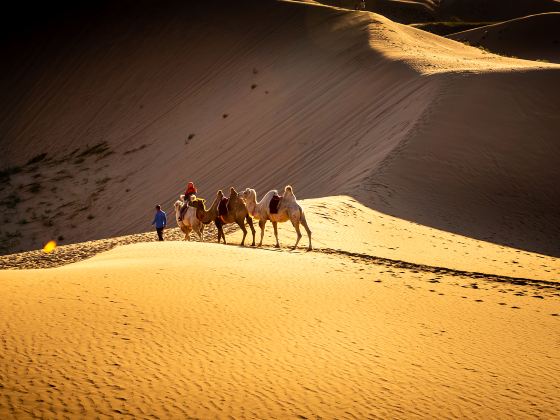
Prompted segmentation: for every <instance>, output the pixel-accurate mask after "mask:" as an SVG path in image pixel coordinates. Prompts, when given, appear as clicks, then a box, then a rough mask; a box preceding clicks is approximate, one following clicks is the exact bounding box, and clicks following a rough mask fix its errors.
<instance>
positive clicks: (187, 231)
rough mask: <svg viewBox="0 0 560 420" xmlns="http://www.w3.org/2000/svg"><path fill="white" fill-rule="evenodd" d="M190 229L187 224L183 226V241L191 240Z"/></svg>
mask: <svg viewBox="0 0 560 420" xmlns="http://www.w3.org/2000/svg"><path fill="white" fill-rule="evenodd" d="M183 226H184V225H183ZM191 230H192V229H189V228H188V227H187V226H185V230H183V232H184V233H185V241H190V240H191V238H190V236H189V235H190V234H191Z"/></svg>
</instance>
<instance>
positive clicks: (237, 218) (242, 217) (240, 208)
mask: <svg viewBox="0 0 560 420" xmlns="http://www.w3.org/2000/svg"><path fill="white" fill-rule="evenodd" d="M223 198H224V194H223V192H222V190H219V191H218V192H217V194H216V198H215V199H214V201H213V202H212V205H211V206H210V208H209V209H206V206H205V205H204V200H194V201H193V202H192V205H193V206H194V207H196V217H197V218H198V220H200V221H201V222H202V223H204V224H208V223H210V222H212V221H213V222H214V223H215V224H216V227H217V228H218V243H220V240H221V239H223V240H224V244H225V243H226V236H225V234H224V228H223V226H224V225H226V224H229V223H234V222H235V223H237V224H238V225H239V227H240V228H241V230H242V231H243V239H242V240H241V246H244V245H245V237H246V236H247V228H245V221H247V223H248V224H249V227H250V228H251V232H252V234H253V243H252V244H251V245H252V246H255V227H254V226H253V219H251V217H250V216H249V211H248V210H247V206H246V205H245V201H244V200H243V199H242V198H241V197H239V194H238V193H237V191H235V188H233V187H231V190H230V197H229V199H228V202H227V205H226V208H227V212H226V213H225V214H220V211H219V208H218V207H219V204H220V203H221V202H222V199H223Z"/></svg>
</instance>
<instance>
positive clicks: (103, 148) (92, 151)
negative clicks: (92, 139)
mask: <svg viewBox="0 0 560 420" xmlns="http://www.w3.org/2000/svg"><path fill="white" fill-rule="evenodd" d="M108 151H109V145H108V144H107V142H106V141H102V142H101V143H97V144H96V145H93V146H91V147H88V148H87V149H86V150H84V151H83V152H82V153H80V154H79V155H78V156H77V157H79V158H80V157H82V158H83V157H86V156H93V155H101V154H104V153H106V152H108Z"/></svg>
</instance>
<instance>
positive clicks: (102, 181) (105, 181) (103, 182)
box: [95, 176, 111, 185]
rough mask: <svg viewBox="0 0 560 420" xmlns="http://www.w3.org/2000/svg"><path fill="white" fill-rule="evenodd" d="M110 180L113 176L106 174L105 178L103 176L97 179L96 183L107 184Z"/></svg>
mask: <svg viewBox="0 0 560 420" xmlns="http://www.w3.org/2000/svg"><path fill="white" fill-rule="evenodd" d="M110 180H111V177H109V176H106V177H105V178H101V179H98V180H97V181H95V184H96V185H105V184H106V183H107V182H109V181H110Z"/></svg>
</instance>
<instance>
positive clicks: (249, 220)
mask: <svg viewBox="0 0 560 420" xmlns="http://www.w3.org/2000/svg"><path fill="white" fill-rule="evenodd" d="M245 218H246V219H247V223H248V224H249V227H250V228H251V233H252V234H253V243H252V244H251V246H255V227H254V226H253V219H252V218H251V216H249V215H247V216H245Z"/></svg>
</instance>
